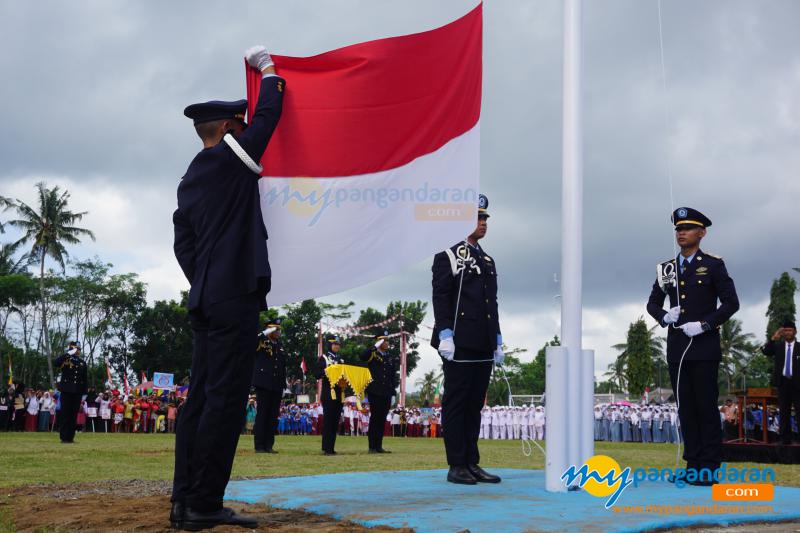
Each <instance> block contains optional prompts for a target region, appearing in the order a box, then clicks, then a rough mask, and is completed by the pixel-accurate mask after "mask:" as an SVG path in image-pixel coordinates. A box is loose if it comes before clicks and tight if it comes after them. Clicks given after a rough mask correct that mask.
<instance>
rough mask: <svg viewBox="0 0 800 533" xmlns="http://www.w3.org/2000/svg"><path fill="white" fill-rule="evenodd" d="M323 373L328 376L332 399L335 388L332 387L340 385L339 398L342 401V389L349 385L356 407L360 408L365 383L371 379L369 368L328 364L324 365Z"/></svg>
mask: <svg viewBox="0 0 800 533" xmlns="http://www.w3.org/2000/svg"><path fill="white" fill-rule="evenodd" d="M325 375H326V376H327V377H328V381H329V382H330V384H331V398H333V399H334V400H335V399H336V390H335V388H334V387H336V385H337V384H340V385H342V398H341V399H342V401H344V389H345V388H346V387H347V386H349V387H350V388H351V389H353V393H354V394H355V396H356V400H357V402H356V403H357V407H358V408H359V409H361V400H363V399H364V394H365V393H366V389H367V385H369V384H370V382H371V381H372V374H370V372H369V368H365V367H363V366H353V365H341V364H340V365H330V366H328V367H325Z"/></svg>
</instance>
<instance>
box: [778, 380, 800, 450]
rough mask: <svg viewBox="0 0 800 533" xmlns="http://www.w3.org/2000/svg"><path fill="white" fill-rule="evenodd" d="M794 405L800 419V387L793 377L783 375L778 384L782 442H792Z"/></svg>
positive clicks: (796, 414)
mask: <svg viewBox="0 0 800 533" xmlns="http://www.w3.org/2000/svg"><path fill="white" fill-rule="evenodd" d="M792 405H794V413H795V416H797V417H798V420H800V387H798V386H797V385H795V384H794V383H793V382H792V380H791V379H789V378H787V377H785V376H781V381H780V383H779V384H778V408H779V409H780V413H781V421H780V427H781V442H782V443H783V444H791V443H792V423H791V422H792Z"/></svg>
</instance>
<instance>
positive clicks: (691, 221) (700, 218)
mask: <svg viewBox="0 0 800 533" xmlns="http://www.w3.org/2000/svg"><path fill="white" fill-rule="evenodd" d="M672 223H673V224H675V229H693V228H698V227H699V228H707V227H709V226H710V225H711V219H709V218H708V217H707V216H705V215H704V214H703V213H701V212H700V211H698V210H697V209H692V208H691V207H679V208H678V209H676V210H675V211H673V212H672Z"/></svg>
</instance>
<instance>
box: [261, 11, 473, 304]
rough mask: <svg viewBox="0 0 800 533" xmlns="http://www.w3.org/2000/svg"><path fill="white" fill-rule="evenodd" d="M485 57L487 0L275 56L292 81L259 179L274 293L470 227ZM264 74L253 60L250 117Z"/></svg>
mask: <svg viewBox="0 0 800 533" xmlns="http://www.w3.org/2000/svg"><path fill="white" fill-rule="evenodd" d="M481 56H482V5H481V4H479V5H478V6H477V7H475V8H474V9H473V10H472V11H470V12H469V13H467V14H466V15H464V16H462V17H461V18H459V19H457V20H455V21H453V22H451V23H449V24H447V25H445V26H442V27H440V28H436V29H433V30H429V31H425V32H422V33H417V34H412V35H405V36H399V37H389V38H385V39H379V40H375V41H370V42H365V43H359V44H354V45H351V46H346V47H344V48H339V49H336V50H332V51H329V52H325V53H322V54H319V55H315V56H312V57H288V56H281V55H273V60H274V62H275V67H276V71H277V73H278V74H279V75H280V76H282V77H283V78H284V79H285V80H286V87H285V91H284V101H283V113H282V116H281V119H280V122H279V124H278V126H277V128H276V130H275V133H274V135H273V136H272V139H271V140H270V142H269V145H268V147H267V150H266V151H265V153H264V156H263V157H262V159H261V165H262V166H263V168H264V170H263V172H262V175H263V176H264V177H263V178H262V179H261V180H260V181H259V189H260V194H261V209H262V214H263V216H264V222H265V224H266V227H267V230H268V232H269V249H270V264H271V267H272V280H273V282H272V291H271V293H270V295H269V301H270V304H271V305H282V304H285V303H290V302H295V301H299V300H302V299H306V298H315V297H320V296H324V295H328V294H333V293H337V292H341V291H343V290H347V289H350V288H353V287H356V286H359V285H362V284H365V283H368V282H371V281H374V280H377V279H380V278H382V277H384V276H387V275H390V274H393V273H395V272H397V271H399V270H400V269H402V268H404V267H408V266H411V265H413V264H415V263H417V262H419V261H421V260H423V259H426V258H430V257H431V256H432V255H433V254H435V253H436V252H439V251H441V250H443V249H445V248H447V247H449V246H452V245H453V244H454V243H456V242H458V241H459V240H462V239H464V238H465V237H466V236H467V235H468V234H470V233H471V232H472V230H473V229H474V228H475V224H476V220H477V201H478V187H479V184H478V178H479V166H480V111H481V83H482V57H481ZM260 83H261V73H260V72H258V71H257V70H256V69H253V68H251V67H248V68H247V93H248V107H249V112H250V115H251V116H252V114H253V111H254V109H255V105H256V102H257V97H258V91H259V89H260ZM320 254H321V255H320Z"/></svg>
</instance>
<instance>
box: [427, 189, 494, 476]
mask: <svg viewBox="0 0 800 533" xmlns="http://www.w3.org/2000/svg"><path fill="white" fill-rule="evenodd" d="M487 206H488V201H487V200H486V199H485V197H484V196H483V195H481V207H480V208H479V211H478V216H479V219H480V218H481V217H488V213H486V210H485V208H486V207H487ZM432 272H433V281H432V285H433V296H432V300H433V313H434V319H435V323H434V331H433V336H432V339H431V344H432V345H433V347H434V348H437V349H438V348H439V345H440V335H441V334H442V333H447V334H452V338H453V343H454V344H455V353H454V358H453V361H448V360H444V361H443V369H444V396H443V397H442V427H443V428H444V444H445V450H446V452H447V463H448V464H449V465H450V466H451V467H459V468H460V467H467V466H470V465H472V466H475V465H477V464H478V463H479V462H480V454H479V452H478V436H479V434H480V424H481V408H482V407H483V404H484V401H485V398H486V390H487V389H488V387H489V378H490V376H491V372H492V365H493V352H494V350H495V349H496V347H497V346H498V345H499V344H501V343H500V324H499V321H498V317H497V268H496V265H495V261H494V259H492V257H491V256H490V255H489V254H487V253H486V252H485V251H484V250H483V249H482V248H481V247H480V245H477V244H476V245H474V246H473V245H471V244H468V243H467V241H464V242H460V243H458V244H456V245H454V246H452V247H450V248H449V249H447V250H445V251H444V252H441V253H438V254H436V256H435V257H434V259H433V267H432ZM459 293H460V296H459ZM460 361H467V362H460ZM498 481H499V479H498Z"/></svg>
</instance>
